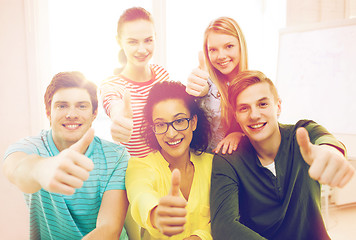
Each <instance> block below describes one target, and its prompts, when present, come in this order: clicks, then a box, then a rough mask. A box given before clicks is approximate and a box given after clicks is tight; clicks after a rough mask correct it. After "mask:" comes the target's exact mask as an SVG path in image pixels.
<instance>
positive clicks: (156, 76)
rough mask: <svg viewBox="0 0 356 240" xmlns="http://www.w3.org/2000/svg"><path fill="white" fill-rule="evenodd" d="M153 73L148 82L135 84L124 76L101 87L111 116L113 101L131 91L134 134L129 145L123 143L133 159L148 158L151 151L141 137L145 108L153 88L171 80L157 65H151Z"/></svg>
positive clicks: (112, 79)
mask: <svg viewBox="0 0 356 240" xmlns="http://www.w3.org/2000/svg"><path fill="white" fill-rule="evenodd" d="M149 66H150V68H151V71H152V79H151V80H150V81H147V82H134V81H132V80H130V79H127V78H125V77H124V76H122V75H115V76H112V77H110V78H108V79H106V80H104V81H103V82H102V84H101V86H100V94H101V98H102V100H103V106H104V109H105V111H106V114H107V115H108V116H110V109H111V101H112V100H115V99H121V98H122V95H123V93H124V92H125V89H128V90H130V93H131V106H132V112H133V133H132V135H131V139H130V141H129V142H128V143H122V144H123V145H125V146H126V147H127V150H128V152H129V153H130V155H131V156H132V157H146V156H147V155H148V154H149V153H150V152H151V149H150V148H149V147H148V146H147V144H146V143H145V140H144V139H143V138H142V137H141V134H140V128H141V125H142V120H143V107H144V105H145V104H146V100H147V96H148V93H149V91H150V90H151V88H152V86H153V85H154V84H156V83H157V82H161V81H166V80H168V79H169V74H168V72H167V71H166V70H165V69H164V68H163V67H161V66H158V65H156V64H150V65H149Z"/></svg>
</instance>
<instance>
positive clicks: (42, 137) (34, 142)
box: [4, 130, 48, 158]
mask: <svg viewBox="0 0 356 240" xmlns="http://www.w3.org/2000/svg"><path fill="white" fill-rule="evenodd" d="M47 134H48V130H42V131H41V132H40V133H39V134H38V135H37V136H30V137H25V138H22V139H20V140H19V141H17V142H15V143H13V144H11V145H10V146H9V147H8V148H7V150H6V152H5V155H4V158H6V157H8V156H9V155H10V154H11V153H14V152H24V153H27V154H38V155H40V156H42V155H44V156H46V155H48V153H47V152H48V151H47V150H46V145H45V144H47V145H48V141H47Z"/></svg>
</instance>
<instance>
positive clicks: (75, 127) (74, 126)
mask: <svg viewBox="0 0 356 240" xmlns="http://www.w3.org/2000/svg"><path fill="white" fill-rule="evenodd" d="M62 126H63V127H65V128H66V129H69V130H75V129H78V128H79V127H80V126H82V124H62Z"/></svg>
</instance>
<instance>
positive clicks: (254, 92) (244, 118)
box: [235, 82, 281, 145]
mask: <svg viewBox="0 0 356 240" xmlns="http://www.w3.org/2000/svg"><path fill="white" fill-rule="evenodd" d="M280 112H281V100H280V99H279V98H278V99H276V98H275V97H274V95H273V93H272V92H271V87H270V85H269V84H268V83H267V82H261V83H256V84H253V85H251V86H249V87H247V88H246V89H245V90H243V91H242V92H241V93H240V94H239V95H238V96H237V98H236V116H235V117H236V120H237V122H238V123H239V124H240V126H241V128H242V130H243V132H244V133H245V134H246V135H247V137H248V138H249V139H250V141H251V143H252V144H253V145H255V144H259V145H261V144H264V143H266V142H269V143H270V141H277V142H278V139H279V134H280V133H279V126H278V116H279V114H280Z"/></svg>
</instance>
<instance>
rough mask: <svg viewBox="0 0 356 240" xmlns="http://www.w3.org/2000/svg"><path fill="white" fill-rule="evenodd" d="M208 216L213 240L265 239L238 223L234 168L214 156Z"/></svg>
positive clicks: (237, 191)
mask: <svg viewBox="0 0 356 240" xmlns="http://www.w3.org/2000/svg"><path fill="white" fill-rule="evenodd" d="M210 216H211V231H212V235H213V239H215V240H219V239H224V240H226V239H231V240H232V239H236V236H239V238H241V239H251V240H258V239H265V238H263V237H262V236H261V235H259V234H258V233H256V232H255V231H253V230H252V229H250V228H248V227H246V226H245V225H243V224H242V223H241V222H240V212H239V180H238V177H237V174H236V172H235V170H234V168H233V167H232V166H231V165H230V163H229V162H228V161H227V160H226V159H225V158H223V157H222V156H220V155H215V156H214V160H213V169H212V176H211V191H210Z"/></svg>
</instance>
